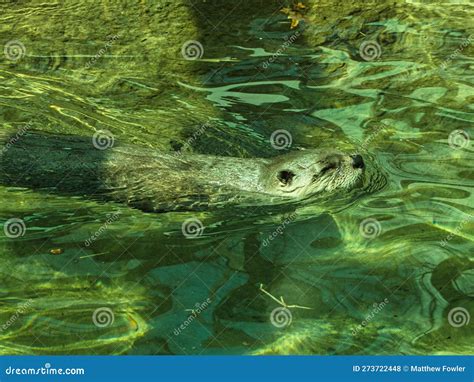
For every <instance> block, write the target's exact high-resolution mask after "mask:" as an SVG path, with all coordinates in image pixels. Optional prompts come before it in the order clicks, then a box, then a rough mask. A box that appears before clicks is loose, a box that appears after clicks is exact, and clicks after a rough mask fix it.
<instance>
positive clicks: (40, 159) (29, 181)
mask: <svg viewBox="0 0 474 382" xmlns="http://www.w3.org/2000/svg"><path fill="white" fill-rule="evenodd" d="M0 142H1V144H2V147H3V150H1V151H0V184H1V185H3V186H11V187H26V188H31V189H34V190H42V191H46V192H56V193H63V194H69V195H79V196H84V197H90V198H95V199H102V200H111V201H115V202H120V203H126V204H128V205H129V206H132V207H134V208H138V209H140V210H142V211H145V212H165V211H179V210H182V211H184V210H203V209H214V208H223V207H227V206H252V205H273V204H283V203H291V202H293V201H299V200H304V199H305V198H308V197H310V196H312V195H319V194H325V193H333V192H336V191H338V190H342V191H344V190H351V189H354V188H356V187H358V186H360V185H361V183H362V182H363V180H364V172H365V169H364V167H365V165H364V161H363V159H362V157H361V156H360V155H352V156H351V155H348V154H343V153H341V152H338V151H335V150H334V151H316V150H304V151H296V152H292V153H289V154H285V155H281V156H278V157H274V158H270V159H262V158H260V159H259V158H257V159H248V158H235V157H217V156H207V155H199V154H181V153H176V154H167V153H160V152H157V151H156V150H152V149H149V148H142V147H135V146H131V145H117V144H116V145H114V147H111V148H107V149H105V150H99V149H97V148H95V147H94V145H93V143H92V140H91V138H85V137H76V136H67V135H62V136H58V135H49V134H43V133H34V132H28V133H26V134H24V135H22V136H20V137H18V136H17V137H16V138H11V135H8V134H6V133H3V134H2V136H0Z"/></svg>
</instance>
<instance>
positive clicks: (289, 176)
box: [277, 170, 295, 186]
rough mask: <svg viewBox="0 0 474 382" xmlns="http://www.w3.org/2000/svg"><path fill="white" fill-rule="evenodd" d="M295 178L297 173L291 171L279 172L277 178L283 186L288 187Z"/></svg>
mask: <svg viewBox="0 0 474 382" xmlns="http://www.w3.org/2000/svg"><path fill="white" fill-rule="evenodd" d="M294 177H295V173H294V172H292V171H290V170H282V171H280V172H278V175H277V178H278V180H279V181H280V183H281V184H282V185H283V186H288V185H289V184H291V181H292V180H293V178H294Z"/></svg>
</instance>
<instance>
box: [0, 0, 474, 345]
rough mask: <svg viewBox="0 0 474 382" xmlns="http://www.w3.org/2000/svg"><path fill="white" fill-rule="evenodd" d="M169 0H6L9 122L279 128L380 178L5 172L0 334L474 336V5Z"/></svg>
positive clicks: (114, 128) (168, 134)
mask: <svg viewBox="0 0 474 382" xmlns="http://www.w3.org/2000/svg"><path fill="white" fill-rule="evenodd" d="M161 3H162V2H158V3H157V5H154V6H147V7H145V6H144V5H140V6H138V7H132V8H126V9H125V8H124V9H122V8H121V7H120V6H118V5H111V4H105V3H104V4H101V5H100V6H98V7H93V8H92V7H90V6H89V5H87V3H86V2H76V4H75V5H74V6H72V5H69V6H59V5H56V4H37V5H30V6H25V5H23V4H17V3H11V4H7V3H6V2H3V3H2V5H1V7H2V13H1V14H2V16H1V18H2V25H4V27H3V28H2V29H1V32H0V34H1V36H2V39H1V41H2V43H5V44H7V43H8V42H10V46H9V47H8V49H5V52H4V53H5V55H4V56H2V57H1V61H0V76H1V79H2V86H1V87H0V104H1V113H0V118H1V121H2V125H3V126H4V127H5V128H8V129H10V131H11V129H14V130H16V131H18V132H19V134H18V135H19V137H20V139H21V132H22V131H27V130H41V131H48V132H56V133H66V134H74V135H82V136H85V137H92V135H93V134H94V133H95V132H96V131H98V130H107V131H109V132H111V133H112V134H113V135H114V137H115V138H116V139H117V140H121V141H125V142H131V143H134V144H136V145H142V146H147V147H153V148H156V149H157V150H166V151H176V150H180V151H183V152H188V151H195V152H200V153H211V154H217V155H234V156H243V157H255V156H262V157H268V156H273V155H277V154H280V153H281V151H280V150H275V149H274V148H273V147H272V145H271V144H270V137H271V135H272V133H273V132H274V131H276V130H279V129H280V130H286V131H287V132H288V133H289V137H290V138H291V139H290V140H291V142H287V143H288V145H287V147H286V148H285V149H286V150H291V149H295V148H315V147H334V146H337V147H340V148H341V149H345V150H354V151H356V150H357V151H359V152H361V153H363V155H364V156H367V157H369V158H373V161H374V162H376V163H377V165H378V167H377V172H380V173H382V172H383V173H384V177H386V178H387V184H386V185H385V187H384V188H383V189H382V190H381V191H379V192H374V193H367V194H366V195H362V196H360V197H359V198H358V199H357V200H356V201H354V202H352V203H348V204H347V205H344V206H343V207H341V205H340V204H338V201H337V200H334V201H332V205H329V206H327V207H326V206H325V207H324V208H320V207H318V206H309V207H305V208H304V209H302V210H297V211H296V213H294V212H295V211H291V210H290V211H289V210H285V211H281V210H274V211H268V210H261V211H260V210H253V211H244V212H240V213H239V212H236V211H225V210H224V211H219V212H218V213H211V212H199V213H167V214H145V213H142V212H140V211H137V210H133V209H130V208H127V207H126V206H123V205H117V204H99V203H96V202H93V201H91V200H85V199H84V198H80V197H74V198H72V197H64V196H58V195H53V194H47V193H38V192H33V191H31V190H27V189H19V188H7V187H1V188H0V221H1V223H2V224H3V227H4V232H3V233H2V236H1V237H0V246H1V252H0V253H1V260H2V261H1V265H0V272H1V278H2V283H1V284H0V338H1V343H0V353H1V354H12V353H14V354H223V353H239V354H240V353H252V354H271V353H281V354H286V353H297V354H300V353H304V354H307V353H311V354H400V353H401V354H433V353H436V354H458V353H463V354H472V329H471V327H472V323H471V325H470V326H469V325H468V324H467V322H468V321H469V319H470V317H471V316H472V314H473V313H474V303H473V300H472V297H473V293H474V289H473V285H474V271H473V269H474V268H473V257H472V253H473V251H472V249H473V244H472V243H473V240H474V237H473V232H474V230H473V228H474V219H473V214H474V203H473V195H472V188H473V186H474V169H473V165H472V163H473V161H472V159H473V147H472V138H473V137H474V132H473V130H472V128H471V126H472V122H473V120H474V116H473V112H472V94H473V92H472V85H473V84H472V82H473V70H472V60H473V57H474V56H473V45H472V32H473V31H472V27H470V26H469V25H468V24H469V23H468V21H469V20H471V19H472V16H473V8H472V5H470V4H469V3H468V2H465V3H464V4H463V2H456V3H454V2H446V3H445V4H442V5H437V4H424V3H421V2H416V1H407V2H405V3H400V4H398V3H397V4H392V2H390V5H388V4H389V3H388V2H387V3H385V2H377V3H376V4H374V5H373V6H371V7H370V9H369V8H368V7H367V5H365V3H366V2H360V4H359V2H344V4H341V5H336V4H334V3H331V2H326V1H323V2H312V1H308V2H306V4H307V5H308V7H309V9H308V11H307V12H306V14H305V15H304V20H303V21H302V22H300V24H299V25H298V27H297V28H295V29H293V30H292V29H290V20H288V19H287V18H286V15H285V14H283V13H282V12H279V10H280V5H279V4H278V2H273V1H268V2H266V3H265V5H262V6H261V7H258V9H252V6H250V5H242V6H239V7H235V4H234V5H232V6H230V3H231V2H227V3H226V2H222V4H217V5H216V4H215V2H207V3H201V2H195V1H192V2H183V4H178V3H180V2H177V3H176V5H169V4H167V3H164V2H163V4H161ZM185 4H186V5H185ZM178 5H180V6H178ZM254 8H255V7H254ZM25 15H26V16H25ZM295 36H296V37H295ZM189 40H197V41H199V42H200V44H201V45H202V49H203V51H201V52H198V56H201V58H200V59H197V60H186V59H185V58H184V57H183V56H182V54H181V47H182V45H183V44H184V43H185V42H186V41H189ZM12 41H13V42H12ZM198 47H199V46H198ZM362 47H364V49H362ZM204 124H207V125H209V126H212V127H210V128H205V129H201V130H202V133H199V134H196V131H199V128H200V127H202V126H203V125H204ZM207 125H206V126H207ZM13 144H14V142H13ZM290 144H291V146H290ZM12 219H16V220H12ZM184 223H186V224H184ZM3 234H4V235H3ZM260 285H263V287H264V289H265V290H266V291H268V293H269V294H271V296H273V297H274V298H272V297H271V296H270V295H267V294H265V293H262V291H261V289H260ZM294 305H297V306H298V307H294ZM300 307H306V308H310V309H303V308H300ZM276 308H281V309H280V310H278V311H277V310H276ZM280 313H282V314H283V315H277V314H280ZM176 333H178V334H176Z"/></svg>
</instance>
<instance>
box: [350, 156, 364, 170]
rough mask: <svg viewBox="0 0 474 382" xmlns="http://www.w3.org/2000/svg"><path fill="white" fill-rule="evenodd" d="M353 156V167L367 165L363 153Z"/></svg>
mask: <svg viewBox="0 0 474 382" xmlns="http://www.w3.org/2000/svg"><path fill="white" fill-rule="evenodd" d="M351 158H352V167H354V168H360V169H362V168H364V167H365V163H364V159H363V158H362V156H361V155H359V154H356V155H351Z"/></svg>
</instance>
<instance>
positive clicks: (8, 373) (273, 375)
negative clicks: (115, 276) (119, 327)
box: [0, 356, 474, 382]
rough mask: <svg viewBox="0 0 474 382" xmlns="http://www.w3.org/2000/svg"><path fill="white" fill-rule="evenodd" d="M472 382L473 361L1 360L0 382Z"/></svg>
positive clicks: (435, 358) (382, 358)
mask: <svg viewBox="0 0 474 382" xmlns="http://www.w3.org/2000/svg"><path fill="white" fill-rule="evenodd" d="M401 380H402V381H404V382H407V381H417V382H418V381H429V382H435V381H440V382H449V381H462V382H472V381H473V380H474V374H473V357H472V356H280V357H276V356H275V357H274V356H263V357H262V356H261V357H250V356H2V357H0V381H28V382H30V381H31V382H34V381H163V382H167V381H173V382H174V381H186V382H189V381H193V382H197V381H206V382H213V381H216V382H230V381H239V382H242V381H244V382H250V381H259V382H264V381H272V382H277V381H284V382H289V381H291V382H293V381H331V382H334V381H377V382H379V381H401Z"/></svg>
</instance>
